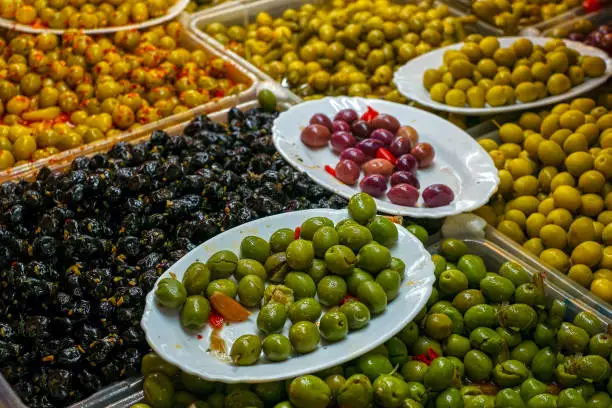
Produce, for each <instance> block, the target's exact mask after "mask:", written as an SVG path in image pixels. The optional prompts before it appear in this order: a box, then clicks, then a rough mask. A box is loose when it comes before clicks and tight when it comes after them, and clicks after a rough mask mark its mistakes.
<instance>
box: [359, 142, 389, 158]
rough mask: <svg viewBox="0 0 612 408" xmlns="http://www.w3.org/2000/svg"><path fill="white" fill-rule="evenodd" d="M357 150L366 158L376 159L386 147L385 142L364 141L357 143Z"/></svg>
mask: <svg viewBox="0 0 612 408" xmlns="http://www.w3.org/2000/svg"><path fill="white" fill-rule="evenodd" d="M355 147H356V148H358V149H360V150H362V151H363V152H364V153H365V154H366V156H369V157H376V152H377V151H378V149H380V148H381V147H384V145H383V142H381V141H380V140H377V139H364V140H362V141H360V142H359V143H357V145H356V146H355Z"/></svg>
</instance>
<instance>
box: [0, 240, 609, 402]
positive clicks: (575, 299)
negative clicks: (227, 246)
mask: <svg viewBox="0 0 612 408" xmlns="http://www.w3.org/2000/svg"><path fill="white" fill-rule="evenodd" d="M496 233H497V231H495V230H492V231H490V232H489V231H487V239H464V240H463V241H464V242H465V243H466V245H467V247H468V250H469V253H471V254H474V255H478V256H480V257H482V259H483V261H484V262H485V265H486V266H487V268H488V269H489V270H498V269H499V267H500V266H501V265H502V264H503V263H504V262H506V261H513V262H517V263H519V264H520V265H522V266H523V267H524V268H525V269H526V270H527V271H529V272H530V273H531V274H532V275H533V274H537V273H543V272H545V273H547V277H546V278H545V279H544V287H545V293H546V296H547V300H548V301H552V300H553V299H562V300H564V301H565V303H566V304H567V309H568V314H567V315H566V316H565V318H566V320H570V319H573V317H574V316H575V315H576V314H577V313H578V312H581V311H588V312H591V313H593V314H595V315H596V316H598V317H599V318H600V319H601V320H602V321H603V322H604V323H605V324H606V325H608V327H609V326H610V325H611V324H612V317H611V316H610V315H609V314H607V315H606V314H604V313H602V312H601V311H600V310H598V309H596V308H593V307H592V306H591V305H589V304H588V303H587V302H584V301H583V300H581V298H582V293H581V292H580V291H576V288H575V287H573V286H569V287H565V286H563V285H561V284H559V282H557V281H555V280H554V279H550V278H549V277H548V276H549V275H548V270H547V268H545V267H543V266H542V265H532V264H531V263H529V262H526V261H525V260H524V259H523V258H522V257H521V256H517V255H516V254H514V253H512V252H510V251H507V250H505V249H504V248H503V246H502V245H503V243H501V242H499V241H498V239H499V237H497V236H496ZM497 234H498V235H500V234H499V233H497ZM500 244H502V245H500ZM439 248H440V241H437V242H434V243H432V244H431V245H430V246H429V247H428V248H427V250H428V251H429V252H430V253H432V254H434V253H437V252H438V251H439ZM141 381H142V379H135V380H133V381H123V382H121V383H118V384H116V385H115V386H113V387H112V394H114V397H110V396H107V395H106V394H107V392H102V391H101V392H98V393H96V394H94V395H92V396H91V397H89V398H88V399H87V400H85V401H82V402H81V403H79V404H75V405H72V406H71V407H68V408H93V407H109V408H129V407H130V406H131V405H132V404H135V403H137V402H143V400H144V397H143V393H142V389H141V388H142V385H141ZM136 387H140V388H136ZM134 388H136V389H137V391H135V390H134ZM121 390H122V391H123V392H124V393H123V394H121V393H120V392H121ZM0 392H1V390H0Z"/></svg>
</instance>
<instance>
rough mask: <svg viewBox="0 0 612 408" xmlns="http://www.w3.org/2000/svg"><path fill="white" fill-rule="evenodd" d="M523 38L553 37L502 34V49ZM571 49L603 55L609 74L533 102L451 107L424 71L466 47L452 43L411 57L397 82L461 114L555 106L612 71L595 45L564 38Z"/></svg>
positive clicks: (410, 93)
mask: <svg viewBox="0 0 612 408" xmlns="http://www.w3.org/2000/svg"><path fill="white" fill-rule="evenodd" d="M520 38H527V39H529V40H531V42H533V43H534V44H535V45H544V44H546V43H547V42H548V41H549V40H551V39H552V38H546V37H499V38H498V40H499V43H500V45H501V47H502V48H504V47H509V46H510V45H512V44H513V43H514V42H515V41H516V40H518V39H520ZM563 41H564V42H565V44H566V45H567V47H568V48H571V49H574V50H576V51H578V52H579V53H580V54H582V55H592V56H596V57H601V58H603V60H604V61H605V62H606V73H605V74H604V75H603V76H601V77H599V78H592V79H588V80H586V81H585V82H583V83H582V84H580V85H578V86H575V87H573V88H571V89H570V90H569V92H566V93H564V94H561V95H555V96H548V97H546V98H542V99H538V100H537V101H533V102H529V103H520V102H517V103H515V104H513V105H508V106H498V107H491V106H489V105H485V107H484V108H461V107H455V106H449V105H446V104H444V103H440V102H436V101H434V100H432V99H431V96H430V95H429V92H428V91H427V89H425V87H424V86H423V73H424V72H425V71H426V70H428V69H429V68H438V67H439V66H440V65H442V61H443V59H442V58H443V56H444V53H445V52H446V51H448V50H458V49H460V48H461V47H463V43H459V44H453V45H449V46H447V47H443V48H438V49H437V50H434V51H430V52H428V53H427V54H423V55H421V56H420V57H417V58H414V59H412V60H410V61H409V62H408V63H406V64H405V65H403V66H402V67H400V68H399V69H398V70H397V71H395V75H394V77H393V82H395V85H396V86H397V89H398V90H399V91H400V93H401V94H402V95H404V96H405V97H406V98H409V99H412V100H413V101H416V102H419V103H421V104H423V105H425V106H429V107H430V108H433V109H437V110H440V111H444V112H451V113H459V114H462V115H496V114H500V113H505V112H515V111H521V110H526V109H533V108H537V107H540V106H546V105H551V104H553V103H558V102H562V101H564V100H566V99H570V98H573V97H575V96H578V95H581V94H583V93H585V92H587V91H590V90H591V89H595V88H597V87H598V86H599V85H601V84H603V83H604V82H606V80H607V79H608V77H609V76H610V75H611V74H612V59H610V57H609V56H608V54H606V52H605V51H602V50H600V49H599V48H595V47H591V46H588V45H585V44H583V43H580V42H577V41H569V40H563Z"/></svg>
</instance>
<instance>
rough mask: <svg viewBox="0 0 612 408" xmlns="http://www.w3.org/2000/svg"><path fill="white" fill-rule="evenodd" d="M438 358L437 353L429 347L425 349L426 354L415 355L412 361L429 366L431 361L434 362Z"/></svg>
mask: <svg viewBox="0 0 612 408" xmlns="http://www.w3.org/2000/svg"><path fill="white" fill-rule="evenodd" d="M438 357H440V356H439V355H438V353H436V352H435V351H434V350H433V349H432V348H431V347H430V348H428V349H427V354H425V353H422V354H417V355H416V356H413V357H412V359H413V360H418V361H422V362H423V363H425V364H427V365H430V364H431V362H432V361H434V360H435V359H436V358H438Z"/></svg>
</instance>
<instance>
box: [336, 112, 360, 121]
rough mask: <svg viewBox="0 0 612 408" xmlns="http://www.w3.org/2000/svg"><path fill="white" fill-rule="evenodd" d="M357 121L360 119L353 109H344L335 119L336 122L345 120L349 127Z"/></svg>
mask: <svg viewBox="0 0 612 408" xmlns="http://www.w3.org/2000/svg"><path fill="white" fill-rule="evenodd" d="M357 119H359V116H358V115H357V112H355V111H354V110H353V109H342V110H341V111H340V112H338V113H336V116H335V117H334V120H343V121H345V122H347V123H348V124H349V125H350V124H351V123H353V122H354V121H356V120H357Z"/></svg>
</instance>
